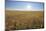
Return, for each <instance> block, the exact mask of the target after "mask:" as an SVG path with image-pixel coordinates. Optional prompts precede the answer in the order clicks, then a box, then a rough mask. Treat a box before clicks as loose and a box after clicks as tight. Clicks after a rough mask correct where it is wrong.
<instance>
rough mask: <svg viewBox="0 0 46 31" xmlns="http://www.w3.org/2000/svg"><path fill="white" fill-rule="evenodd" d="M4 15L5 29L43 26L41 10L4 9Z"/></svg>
mask: <svg viewBox="0 0 46 31" xmlns="http://www.w3.org/2000/svg"><path fill="white" fill-rule="evenodd" d="M5 15H6V16H5V19H6V20H5V24H6V26H5V27H6V29H7V30H24V29H41V28H44V13H43V11H6V12H5Z"/></svg>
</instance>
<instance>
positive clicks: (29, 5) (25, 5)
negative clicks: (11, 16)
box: [6, 0, 44, 10]
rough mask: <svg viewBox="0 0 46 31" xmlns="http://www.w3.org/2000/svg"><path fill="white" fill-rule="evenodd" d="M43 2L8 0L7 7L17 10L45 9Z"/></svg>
mask: <svg viewBox="0 0 46 31" xmlns="http://www.w3.org/2000/svg"><path fill="white" fill-rule="evenodd" d="M43 5H44V4H43V3H40V2H25V1H9V0H6V9H11V10H16V9H23V10H33V9H34V10H43V8H44V7H43Z"/></svg>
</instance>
